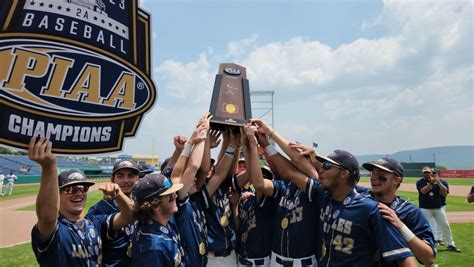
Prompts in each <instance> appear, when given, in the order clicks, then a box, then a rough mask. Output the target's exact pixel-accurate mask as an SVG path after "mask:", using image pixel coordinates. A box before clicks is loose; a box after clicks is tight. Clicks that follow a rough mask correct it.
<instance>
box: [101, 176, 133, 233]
mask: <svg viewBox="0 0 474 267" xmlns="http://www.w3.org/2000/svg"><path fill="white" fill-rule="evenodd" d="M99 190H101V191H102V193H103V194H104V199H115V202H117V205H118V206H119V210H120V212H119V213H117V214H116V215H115V217H114V222H113V226H112V227H113V229H114V230H115V231H117V230H120V229H121V228H122V227H124V226H126V225H127V224H129V223H131V222H132V221H133V201H132V200H131V199H130V198H129V197H127V195H125V194H124V193H123V192H122V190H121V189H120V186H119V185H118V184H115V183H108V184H105V185H101V186H100V187H99Z"/></svg>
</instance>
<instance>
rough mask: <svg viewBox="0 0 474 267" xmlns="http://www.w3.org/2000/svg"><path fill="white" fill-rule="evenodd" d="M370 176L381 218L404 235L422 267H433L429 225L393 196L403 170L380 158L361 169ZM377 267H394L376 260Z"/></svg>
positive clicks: (433, 244) (413, 207)
mask: <svg viewBox="0 0 474 267" xmlns="http://www.w3.org/2000/svg"><path fill="white" fill-rule="evenodd" d="M362 166H363V167H364V168H365V169H366V170H368V171H370V172H371V178H370V183H371V188H372V190H371V191H372V195H373V196H374V197H375V199H377V200H378V201H379V202H380V204H379V209H380V213H381V214H382V217H384V218H385V219H387V220H389V221H390V223H392V224H393V225H394V226H395V227H396V228H397V229H398V230H399V231H400V232H401V233H402V235H403V237H404V238H405V241H406V242H407V244H408V246H409V248H410V250H411V251H412V252H413V254H414V255H415V256H416V258H417V259H418V260H419V261H420V262H421V263H422V264H424V265H425V266H431V265H432V264H433V263H434V259H435V255H436V248H435V241H434V237H433V233H432V232H431V229H430V225H429V223H428V221H427V219H426V218H425V216H424V215H423V214H422V213H421V211H420V210H419V209H418V208H417V207H415V206H414V205H413V204H411V203H409V202H408V201H406V200H404V199H403V198H401V197H399V196H397V195H396V192H397V189H398V187H399V186H400V184H401V182H402V181H403V171H404V169H403V166H402V165H401V164H400V163H399V162H398V161H396V160H395V159H389V158H381V159H379V160H377V161H376V162H375V163H364V164H363V165H362ZM378 260H379V261H380V262H379V263H377V264H374V265H376V266H393V265H395V263H394V262H386V261H385V260H384V259H382V258H379V259H378Z"/></svg>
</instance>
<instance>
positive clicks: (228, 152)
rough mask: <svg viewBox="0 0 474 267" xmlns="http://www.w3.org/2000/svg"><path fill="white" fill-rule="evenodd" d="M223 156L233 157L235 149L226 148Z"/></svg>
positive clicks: (231, 147)
mask: <svg viewBox="0 0 474 267" xmlns="http://www.w3.org/2000/svg"><path fill="white" fill-rule="evenodd" d="M225 154H226V155H227V156H229V157H233V156H234V155H235V147H233V146H228V147H227V149H226V151H225Z"/></svg>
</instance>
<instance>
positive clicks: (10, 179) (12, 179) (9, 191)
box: [2, 170, 18, 196]
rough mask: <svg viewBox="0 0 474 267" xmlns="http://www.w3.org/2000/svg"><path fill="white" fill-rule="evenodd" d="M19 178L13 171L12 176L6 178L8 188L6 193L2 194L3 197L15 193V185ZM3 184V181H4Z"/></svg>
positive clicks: (11, 171)
mask: <svg viewBox="0 0 474 267" xmlns="http://www.w3.org/2000/svg"><path fill="white" fill-rule="evenodd" d="M17 179H18V177H17V176H16V175H15V174H14V173H13V170H10V174H8V175H7V176H6V177H5V180H7V188H6V189H5V192H3V193H2V196H11V195H12V192H13V185H14V184H15V182H16V180H17ZM2 183H3V180H2Z"/></svg>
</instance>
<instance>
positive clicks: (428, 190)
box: [420, 184, 433, 195]
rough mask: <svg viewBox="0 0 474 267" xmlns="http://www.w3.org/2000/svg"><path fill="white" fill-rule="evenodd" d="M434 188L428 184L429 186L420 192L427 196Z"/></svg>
mask: <svg viewBox="0 0 474 267" xmlns="http://www.w3.org/2000/svg"><path fill="white" fill-rule="evenodd" d="M432 188H433V186H432V185H431V184H427V185H425V186H424V187H422V188H421V189H420V192H421V193H422V194H425V195H426V194H428V192H430V191H431V189H432Z"/></svg>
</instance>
